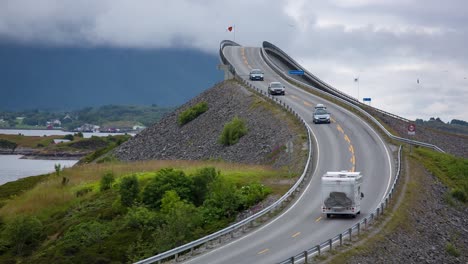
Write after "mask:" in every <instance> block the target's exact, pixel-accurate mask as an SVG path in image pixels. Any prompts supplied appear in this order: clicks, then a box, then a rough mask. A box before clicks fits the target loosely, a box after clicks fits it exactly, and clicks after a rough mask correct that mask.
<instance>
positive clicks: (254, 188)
mask: <svg viewBox="0 0 468 264" xmlns="http://www.w3.org/2000/svg"><path fill="white" fill-rule="evenodd" d="M238 192H239V197H240V201H241V205H242V207H243V209H246V208H249V207H250V206H252V205H255V204H256V203H258V202H260V201H261V200H263V199H264V198H265V197H266V196H267V195H268V194H270V193H271V189H270V188H268V187H266V186H265V185H263V184H259V183H252V184H250V185H246V186H242V188H240V190H239V191H238Z"/></svg>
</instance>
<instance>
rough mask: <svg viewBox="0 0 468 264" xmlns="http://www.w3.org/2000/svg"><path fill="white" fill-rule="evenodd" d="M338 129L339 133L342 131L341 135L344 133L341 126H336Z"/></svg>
mask: <svg viewBox="0 0 468 264" xmlns="http://www.w3.org/2000/svg"><path fill="white" fill-rule="evenodd" d="M336 129H338V131H340V132H341V133H344V130H343V128H342V127H341V126H340V125H336Z"/></svg>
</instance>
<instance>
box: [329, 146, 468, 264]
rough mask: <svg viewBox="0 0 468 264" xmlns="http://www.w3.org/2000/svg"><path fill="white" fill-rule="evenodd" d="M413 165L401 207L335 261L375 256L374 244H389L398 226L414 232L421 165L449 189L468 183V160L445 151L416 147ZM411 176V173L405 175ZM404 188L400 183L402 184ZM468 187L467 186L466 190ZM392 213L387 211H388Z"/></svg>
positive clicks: (411, 160) (340, 261) (411, 163)
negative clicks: (410, 217)
mask: <svg viewBox="0 0 468 264" xmlns="http://www.w3.org/2000/svg"><path fill="white" fill-rule="evenodd" d="M408 161H409V166H410V168H411V177H410V178H409V180H408V183H407V187H406V190H405V192H404V193H401V191H400V193H399V194H398V195H404V197H403V200H402V202H401V204H400V206H399V207H398V208H397V209H396V210H394V211H392V212H391V213H390V215H387V217H391V219H390V220H389V221H388V222H386V223H385V225H384V226H383V227H382V230H380V231H379V233H378V234H376V235H374V236H371V237H370V238H368V239H367V240H366V241H365V242H363V243H362V244H361V245H359V246H356V247H354V248H353V249H351V250H349V251H346V252H344V253H341V254H339V255H337V256H334V257H333V259H332V260H331V262H332V263H346V262H347V260H349V259H350V258H351V256H353V255H372V254H375V251H374V250H373V248H374V247H373V245H377V244H379V243H386V239H385V236H386V235H388V234H391V233H392V232H394V231H395V230H397V229H404V230H405V231H406V232H414V229H413V228H412V226H411V223H410V222H409V221H408V212H410V211H412V210H413V207H414V204H415V203H416V200H417V199H421V198H420V197H421V196H422V195H423V194H422V193H421V192H419V191H418V190H421V189H422V188H421V186H422V184H424V182H423V180H422V179H423V177H422V175H423V174H424V172H423V171H422V170H421V164H422V165H423V166H424V167H425V168H426V169H428V170H429V171H431V172H432V174H434V175H435V176H436V177H438V179H439V180H440V181H441V182H442V183H444V184H445V185H447V186H449V187H450V188H452V189H453V188H460V187H461V186H468V160H467V159H463V158H458V157H455V156H452V155H450V154H444V153H439V152H435V151H432V150H428V149H425V148H413V152H412V154H411V159H408ZM406 177H408V176H406ZM399 188H401V184H400V187H399ZM466 191H467V190H466V189H465V192H466ZM388 212H390V211H389V210H387V214H388Z"/></svg>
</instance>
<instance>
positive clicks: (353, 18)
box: [0, 0, 468, 122]
mask: <svg viewBox="0 0 468 264" xmlns="http://www.w3.org/2000/svg"><path fill="white" fill-rule="evenodd" d="M467 10H468V1H466V0H448V1H440V0H330V1H325V0H315V1H313V0H245V1H244V0H238V1H222V0H165V1H161V0H80V1H77V0H1V1H0V39H8V40H12V41H17V42H23V43H32V44H36V43H40V44H46V45H68V46H75V45H76V46H95V45H96V46H117V47H127V48H128V47H130V48H168V47H179V48H193V49H198V50H202V51H204V52H207V53H212V54H216V53H217V52H218V48H219V42H220V41H221V40H223V39H233V38H234V32H228V31H227V30H226V29H227V27H229V26H234V27H235V28H234V30H235V38H236V39H235V41H236V42H238V43H240V44H242V45H245V46H260V45H261V43H262V41H264V40H267V41H270V42H272V43H273V44H275V45H277V46H278V47H280V48H281V49H283V50H284V51H286V52H287V53H289V54H290V55H291V56H292V57H293V58H295V59H296V60H297V61H298V62H300V63H301V64H302V65H303V66H304V67H306V68H307V69H308V70H309V71H310V72H312V73H313V74H315V75H316V76H318V77H319V78H322V79H323V80H324V81H326V82H327V83H329V84H331V85H332V86H334V87H336V88H338V89H340V90H342V91H344V92H346V93H348V94H350V95H352V96H354V97H357V96H358V83H357V82H354V79H355V78H357V77H359V97H360V98H361V99H362V97H370V98H372V105H373V106H376V107H378V108H381V109H383V110H386V111H389V112H392V113H395V114H398V115H401V116H404V117H407V118H410V119H414V118H423V119H428V118H429V117H440V118H441V119H442V120H443V121H445V122H447V121H450V120H451V119H454V118H455V119H463V120H466V121H468V79H467V78H468V48H467V47H468V16H467V15H466V12H467ZM418 79H419V84H418Z"/></svg>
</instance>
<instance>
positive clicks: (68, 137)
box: [63, 134, 75, 141]
mask: <svg viewBox="0 0 468 264" xmlns="http://www.w3.org/2000/svg"><path fill="white" fill-rule="evenodd" d="M63 139H68V140H70V141H73V140H74V139H75V137H74V136H73V135H72V134H68V135H65V136H63Z"/></svg>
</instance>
